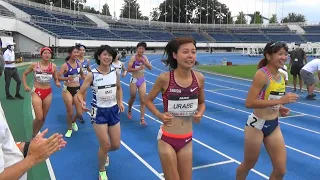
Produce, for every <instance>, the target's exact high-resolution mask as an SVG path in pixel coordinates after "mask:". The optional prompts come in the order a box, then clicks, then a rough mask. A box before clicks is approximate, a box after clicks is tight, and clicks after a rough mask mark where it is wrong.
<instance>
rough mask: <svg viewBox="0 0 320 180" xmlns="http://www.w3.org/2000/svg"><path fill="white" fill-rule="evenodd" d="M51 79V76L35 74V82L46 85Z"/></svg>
mask: <svg viewBox="0 0 320 180" xmlns="http://www.w3.org/2000/svg"><path fill="white" fill-rule="evenodd" d="M51 79H52V74H47V73H41V74H40V73H38V74H36V81H38V82H40V83H48V82H50V80H51Z"/></svg>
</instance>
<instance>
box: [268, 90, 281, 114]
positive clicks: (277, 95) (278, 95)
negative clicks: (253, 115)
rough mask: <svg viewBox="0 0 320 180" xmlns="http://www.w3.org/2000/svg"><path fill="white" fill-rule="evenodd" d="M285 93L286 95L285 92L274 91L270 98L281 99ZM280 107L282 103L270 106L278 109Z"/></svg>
mask: <svg viewBox="0 0 320 180" xmlns="http://www.w3.org/2000/svg"><path fill="white" fill-rule="evenodd" d="M283 95H284V93H280V92H274V91H272V92H270V95H269V98H268V100H277V99H280V98H281V97H282V96H283ZM279 107H280V104H278V105H275V106H272V107H270V108H271V109H274V110H277V109H279Z"/></svg>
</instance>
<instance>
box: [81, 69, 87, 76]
mask: <svg viewBox="0 0 320 180" xmlns="http://www.w3.org/2000/svg"><path fill="white" fill-rule="evenodd" d="M82 72H83V74H85V75H86V74H88V68H86V67H83V68H82Z"/></svg>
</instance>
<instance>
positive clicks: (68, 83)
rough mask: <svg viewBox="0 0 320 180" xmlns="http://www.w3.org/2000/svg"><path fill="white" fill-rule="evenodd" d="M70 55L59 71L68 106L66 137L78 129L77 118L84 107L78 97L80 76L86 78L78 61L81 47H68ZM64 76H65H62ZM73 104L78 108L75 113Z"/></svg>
mask: <svg viewBox="0 0 320 180" xmlns="http://www.w3.org/2000/svg"><path fill="white" fill-rule="evenodd" d="M68 53H69V56H68V57H67V58H66V59H65V61H66V62H65V63H64V64H63V65H62V66H61V68H60V72H59V75H58V77H59V80H60V81H64V85H63V89H62V98H63V100H64V103H65V106H66V108H67V124H68V130H67V133H66V134H65V137H68V138H69V137H71V135H72V132H73V131H78V125H77V123H76V121H77V119H80V118H81V115H82V108H81V104H80V102H79V101H78V100H77V98H76V96H75V95H76V94H77V92H78V91H79V89H80V78H82V79H84V78H85V75H84V73H83V72H82V68H81V65H80V63H79V62H78V61H77V59H78V56H79V48H78V47H76V46H72V47H70V48H69V49H68ZM62 76H63V77H62ZM73 106H75V108H76V113H75V115H74V112H73Z"/></svg>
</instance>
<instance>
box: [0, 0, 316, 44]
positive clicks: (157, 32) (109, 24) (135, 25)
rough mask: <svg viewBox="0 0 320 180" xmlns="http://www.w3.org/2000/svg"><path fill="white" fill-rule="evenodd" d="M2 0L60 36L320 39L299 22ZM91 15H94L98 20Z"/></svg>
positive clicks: (227, 40)
mask: <svg viewBox="0 0 320 180" xmlns="http://www.w3.org/2000/svg"><path fill="white" fill-rule="evenodd" d="M2 1H5V2H8V3H10V4H11V5H13V6H14V7H16V8H18V9H19V10H21V11H23V12H24V13H27V14H29V15H30V18H29V19H20V20H21V21H23V22H25V23H27V24H28V25H31V26H33V27H34V28H37V29H38V30H40V31H42V32H45V33H47V34H49V35H51V36H52V37H54V38H57V39H66V40H93V41H97V40H98V41H99V40H101V41H119V42H121V41H122V42H126V41H147V42H159V43H160V42H165V41H168V40H169V39H171V38H173V37H179V36H190V37H193V38H194V39H195V40H196V41H197V42H200V43H204V44H205V43H265V42H268V41H270V40H277V41H286V42H288V43H293V42H295V43H307V42H320V26H319V25H306V24H298V25H297V26H298V28H299V29H301V31H303V32H301V31H300V32H298V31H296V30H295V29H293V28H290V25H287V24H271V25H261V24H260V25H259V24H258V25H257V24H255V25H247V24H246V25H233V24H229V25H225V24H215V25H195V24H192V25H189V24H183V23H181V24H178V25H177V23H164V22H148V21H142V20H132V19H123V18H121V19H118V20H114V19H112V17H107V16H102V15H95V14H90V13H83V12H80V13H79V12H76V11H70V10H66V9H60V8H56V7H50V6H48V5H40V4H37V3H33V2H28V1H18V0H2ZM0 16H11V17H14V16H15V14H14V13H13V12H11V11H10V10H9V9H7V8H6V7H4V6H2V5H0ZM89 16H94V17H95V18H97V19H96V20H95V19H94V18H90V17H89ZM17 18H18V17H17ZM98 21H100V23H99V22H98ZM101 22H102V24H101ZM104 23H105V24H104ZM207 47H209V45H208V46H207Z"/></svg>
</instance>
